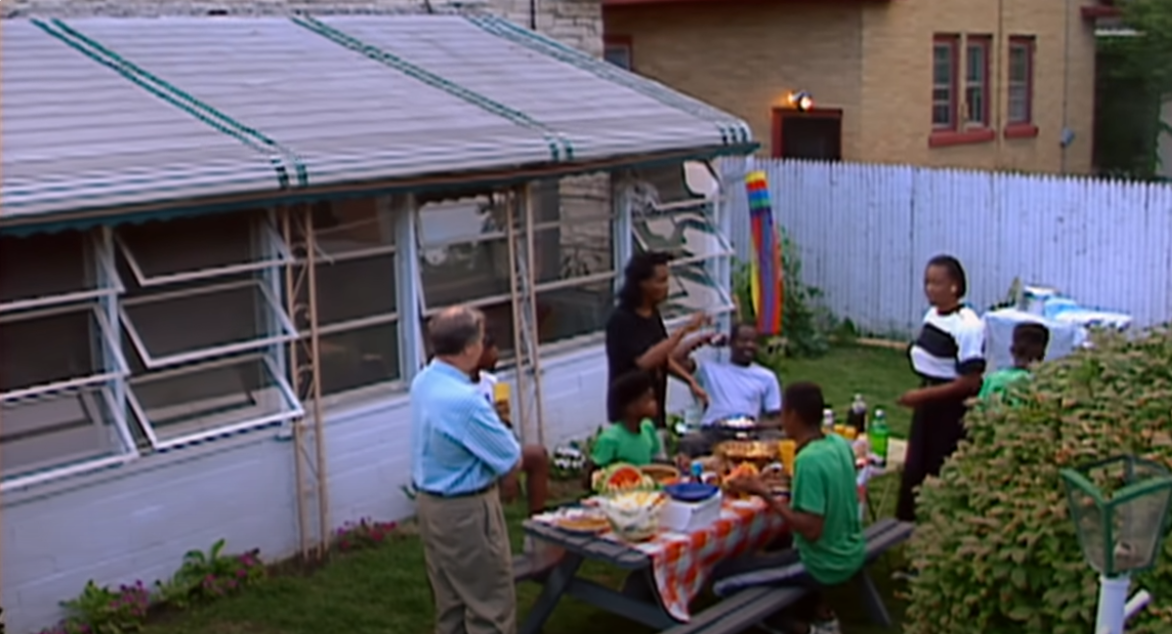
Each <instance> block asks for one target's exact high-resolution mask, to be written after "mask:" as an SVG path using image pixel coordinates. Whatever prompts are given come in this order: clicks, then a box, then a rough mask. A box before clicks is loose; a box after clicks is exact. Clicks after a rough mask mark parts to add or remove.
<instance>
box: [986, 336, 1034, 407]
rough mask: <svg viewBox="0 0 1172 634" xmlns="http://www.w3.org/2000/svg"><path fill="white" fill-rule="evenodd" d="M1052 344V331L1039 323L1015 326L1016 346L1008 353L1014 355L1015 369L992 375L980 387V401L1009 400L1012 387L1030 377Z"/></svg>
mask: <svg viewBox="0 0 1172 634" xmlns="http://www.w3.org/2000/svg"><path fill="white" fill-rule="evenodd" d="M1048 345H1050V331H1049V330H1047V329H1046V327H1045V326H1043V325H1042V324H1038V323H1032V322H1030V323H1021V324H1018V325H1016V326H1014V327H1013V343H1012V345H1011V347H1010V348H1009V352H1010V353H1011V354H1012V355H1013V367H1012V368H1006V369H1004V370H997V371H996V372H991V373H990V374H989V375H988V376H986V377H985V381H984V383H982V384H981V391H980V393H979V394H977V400H979V401H985V402H987V401H989V400H991V399H992V398H993V397H994V396H997V397H999V398H1001V399H1005V398H1008V397H1009V394H1010V390H1011V389H1012V387H1013V385H1014V384H1015V383H1017V382H1019V381H1023V380H1025V379H1028V378H1029V377H1030V368H1031V367H1032V366H1033V365H1034V364H1035V363H1038V362H1040V361H1041V360H1042V359H1044V358H1046V346H1048Z"/></svg>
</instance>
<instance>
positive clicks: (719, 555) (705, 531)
mask: <svg viewBox="0 0 1172 634" xmlns="http://www.w3.org/2000/svg"><path fill="white" fill-rule="evenodd" d="M523 526H524V530H525V532H526V533H527V534H528V535H529V536H530V537H532V539H533V540H534V548H535V553H534V556H535V557H538V558H552V557H556V556H559V555H560V557H561V558H560V561H558V563H557V564H556V565H555V566H554V567H553V568H552V569H551V570H550V572H549V574H548V576H547V577H546V578H545V585H544V588H543V589H542V591H541V594H540V595H539V596H538V598H537V601H536V602H535V604H534V606H533V609H532V610H531V611H530V613H529V617H528V618H527V619H526V621H525V623H524V624H522V627H521V629H520V634H538V633H539V632H540V631H541V629H542V627H543V626H544V625H545V623H546V621H548V620H549V617H550V616H551V615H552V614H553V611H554V609H555V608H556V607H557V605H558V603H559V602H560V601H561V599H562V597H564V596H567V595H568V596H572V597H574V598H575V599H578V600H579V601H582V602H584V603H587V604H589V605H592V606H594V607H596V608H599V609H600V610H603V611H606V612H610V613H614V614H618V615H620V616H623V617H625V618H627V619H630V620H632V621H636V622H638V623H642V624H644V625H647V626H649V627H652V628H655V629H657V630H663V629H667V628H669V627H671V626H673V625H676V624H678V623H684V622H687V621H688V620H689V619H690V618H691V614H690V613H689V609H688V605H689V603H690V602H691V601H692V599H694V598H695V597H696V596H697V595H698V594H699V593H700V591H701V589H703V588H704V586H705V584H706V583H707V582H708V581H709V578H710V576H711V574H712V571H713V569H714V568H715V567H716V565H717V564H719V563H720V562H722V561H724V560H726V559H731V558H734V557H738V556H741V555H744V554H746V553H749V552H752V551H755V550H759V549H760V548H762V547H764V546H765V545H767V544H768V543H770V542H771V541H773V540H774V539H776V538H778V537H780V536H781V535H783V534H784V533H785V530H786V529H785V526H784V522H783V521H782V519H781V517H780V516H778V515H776V514H774V513H770V512H768V511H767V509H766V507H765V503H764V502H763V501H761V500H757V499H752V500H735V501H729V500H726V501H725V502H724V503H723V507H722V509H721V515H720V519H719V520H717V521H716V522H714V523H712V524H711V525H709V526H706V527H703V528H701V529H699V530H697V531H694V532H692V533H676V532H671V531H661V532H660V533H659V534H658V535H656V536H655V537H654V538H652V539H651V540H648V541H646V542H641V543H628V542H624V541H621V540H619V539H618V538H617V537H615V536H614V535H613V534H611V533H603V534H600V535H583V534H580V533H574V532H570V531H567V530H564V529H562V528H559V527H558V526H556V525H554V524H552V523H550V522H548V521H543V516H535V517H534V518H532V519H530V520H528V521H526V522H525V523H524V525H523ZM542 549H554V551H553V552H551V551H549V550H546V552H544V553H543V552H541V551H542ZM587 560H593V561H600V562H603V563H606V564H608V565H611V566H613V567H616V568H619V569H621V570H625V571H627V572H628V575H627V579H626V582H625V583H624V584H623V586H622V588H621V589H618V590H615V589H612V588H608V587H606V586H603V585H601V584H598V583H596V582H594V581H591V580H589V579H585V578H583V577H582V576H580V574H579V573H580V570H581V567H582V564H583V563H585V562H586V561H587Z"/></svg>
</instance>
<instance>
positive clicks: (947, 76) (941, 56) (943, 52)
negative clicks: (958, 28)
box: [932, 44, 952, 86]
mask: <svg viewBox="0 0 1172 634" xmlns="http://www.w3.org/2000/svg"><path fill="white" fill-rule="evenodd" d="M932 83H933V84H936V85H938V86H939V85H945V84H951V83H952V46H951V45H949V44H937V45H936V46H934V47H933V48H932Z"/></svg>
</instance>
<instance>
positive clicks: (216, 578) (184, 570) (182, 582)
mask: <svg viewBox="0 0 1172 634" xmlns="http://www.w3.org/2000/svg"><path fill="white" fill-rule="evenodd" d="M224 545H225V542H224V540H222V539H221V540H219V541H217V542H216V543H215V544H213V545H212V547H211V549H210V550H208V551H207V552H206V553H205V552H203V551H199V550H192V551H190V552H188V553H187V554H186V555H184V556H183V565H182V566H180V567H179V570H177V571H176V572H175V574H174V575H172V577H171V579H170V580H168V581H165V582H163V581H160V582H158V587H159V595H160V596H161V598H162V599H163V601H165V602H166V603H169V604H172V605H175V606H177V607H181V608H182V607H186V606H187V605H189V604H190V603H192V602H193V601H201V600H207V599H213V598H216V597H222V596H224V595H227V594H233V593H235V592H236V591H238V590H240V589H241V588H242V587H245V586H249V585H252V584H254V583H256V582H258V581H260V580H261V579H263V578H264V576H265V567H264V562H262V561H261V559H260V552H259V551H257V550H251V551H248V552H246V553H242V554H239V555H225V554H224V553H223V550H224Z"/></svg>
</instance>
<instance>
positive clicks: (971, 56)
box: [964, 35, 993, 128]
mask: <svg viewBox="0 0 1172 634" xmlns="http://www.w3.org/2000/svg"><path fill="white" fill-rule="evenodd" d="M992 43H993V38H991V37H989V36H987V35H970V36H968V37H967V38H966V39H965V53H964V57H965V62H964V64H965V73H964V104H965V107H964V114H965V117H964V122H965V125H966V126H967V127H973V128H987V127H989V113H990V108H989V100H990V95H991V93H992V91H991V89H990V87H989V86H990V81H989V68H990V65H989V59H990V54H989V53H990V49H991V48H992V46H991V45H992Z"/></svg>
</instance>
